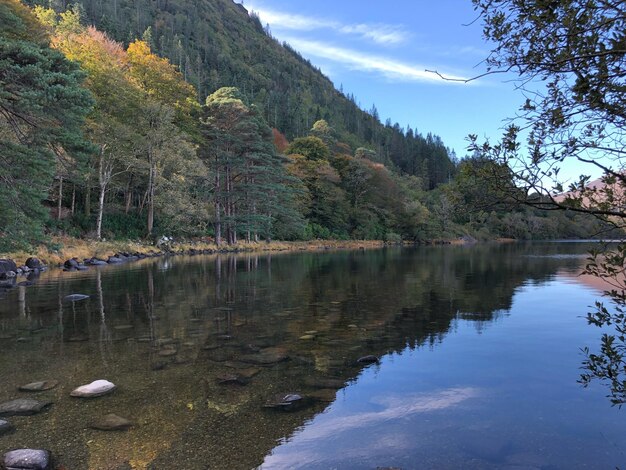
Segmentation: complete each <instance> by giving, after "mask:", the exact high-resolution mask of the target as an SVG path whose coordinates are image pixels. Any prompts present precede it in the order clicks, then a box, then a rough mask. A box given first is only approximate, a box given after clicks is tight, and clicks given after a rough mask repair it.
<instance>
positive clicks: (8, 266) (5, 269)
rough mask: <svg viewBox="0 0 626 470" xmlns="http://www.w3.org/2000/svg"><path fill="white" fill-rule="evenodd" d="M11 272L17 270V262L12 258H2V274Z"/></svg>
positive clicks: (0, 262)
mask: <svg viewBox="0 0 626 470" xmlns="http://www.w3.org/2000/svg"><path fill="white" fill-rule="evenodd" d="M10 272H13V273H16V272H17V265H16V264H15V261H13V260H12V259H0V275H2V274H7V273H10ZM6 277H12V276H6Z"/></svg>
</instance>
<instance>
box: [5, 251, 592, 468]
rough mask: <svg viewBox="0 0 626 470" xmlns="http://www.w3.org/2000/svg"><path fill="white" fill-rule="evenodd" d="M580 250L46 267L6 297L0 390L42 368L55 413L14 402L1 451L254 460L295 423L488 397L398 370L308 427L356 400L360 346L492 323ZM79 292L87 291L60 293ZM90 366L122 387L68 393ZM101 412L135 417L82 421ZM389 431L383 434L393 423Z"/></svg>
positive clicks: (360, 420)
mask: <svg viewBox="0 0 626 470" xmlns="http://www.w3.org/2000/svg"><path fill="white" fill-rule="evenodd" d="M582 250H584V247H580V246H574V245H565V246H561V245H546V246H535V245H531V246H521V245H490V246H476V247H470V248H466V247H456V248H454V247H445V248H427V249H415V250H400V249H387V250H378V251H371V252H340V253H327V254H310V253H305V254H297V255H280V256H276V255H273V256H272V255H263V256H261V255H240V256H227V257H224V256H213V257H209V256H206V257H205V256H203V257H192V258H172V259H157V260H145V261H142V262H139V263H135V264H132V265H127V266H119V267H104V268H96V269H94V270H92V271H89V272H87V273H60V272H50V273H46V274H44V275H43V276H42V277H41V279H39V280H38V282H37V283H36V284H35V285H33V286H30V287H24V288H17V289H11V290H8V291H6V293H5V298H4V299H3V300H1V301H0V346H1V347H2V350H3V352H4V354H3V355H2V359H1V360H0V378H1V379H2V380H1V382H0V397H2V398H3V399H5V398H6V399H11V398H14V397H16V396H18V395H17V392H16V387H17V386H18V385H21V384H23V383H29V382H33V381H35V380H44V379H59V380H61V381H62V384H63V385H62V386H60V387H58V388H57V389H55V390H52V391H49V392H44V395H43V396H44V397H46V398H49V399H51V400H53V401H54V402H55V403H54V405H53V407H52V409H51V410H50V411H49V412H48V413H46V414H45V415H41V416H33V417H24V418H19V419H17V418H16V420H15V424H16V426H17V431H16V432H15V433H14V434H11V435H8V436H3V437H0V450H5V449H9V448H13V447H21V446H24V445H28V446H39V447H45V448H49V449H51V450H52V451H53V453H54V454H55V455H57V459H58V460H59V463H60V464H62V465H65V466H66V467H67V468H72V469H81V468H85V469H86V468H90V469H91V468H97V469H109V468H110V469H122V468H154V469H164V468H185V469H196V468H197V469H203V468H229V469H235V468H253V467H256V466H258V465H260V464H262V463H263V462H264V460H265V457H266V456H267V455H268V454H270V453H271V451H272V449H273V448H274V447H275V446H276V444H277V442H280V441H281V440H284V439H286V438H289V437H290V436H293V435H294V433H296V432H297V430H299V429H302V427H303V426H304V429H310V430H309V431H308V432H309V433H311V434H310V436H311V437H310V439H322V440H323V439H324V437H325V436H330V435H332V433H333V430H334V432H337V430H342V432H349V431H351V430H352V431H354V432H356V433H357V434H359V433H360V431H358V430H359V429H362V428H363V427H365V428H367V429H370V428H381V429H382V428H385V426H386V425H388V424H389V423H394V424H393V426H401V425H402V422H403V420H412V419H415V418H414V417H415V416H418V415H430V414H432V413H434V412H437V413H448V412H450V411H451V410H452V409H454V408H456V407H459V406H461V405H462V404H466V403H470V402H474V401H476V400H478V401H480V400H481V396H482V395H481V393H480V390H481V386H480V384H472V385H466V384H462V383H461V384H460V385H459V384H454V383H450V384H448V385H446V386H445V387H434V388H433V389H432V390H428V391H423V390H421V391H418V390H419V388H416V387H415V386H413V385H406V389H403V390H401V391H398V393H397V394H394V395H384V396H381V397H379V398H378V399H377V400H374V401H372V402H368V404H367V406H365V407H364V409H362V410H360V411H359V412H358V413H356V414H354V415H351V416H344V417H340V418H337V419H335V418H333V420H330V421H329V422H328V423H326V424H324V426H322V427H311V428H308V427H307V426H308V423H311V420H312V419H314V417H316V416H324V415H320V413H321V412H323V411H324V410H328V409H329V406H330V408H331V409H332V407H333V406H335V405H337V403H339V402H341V400H344V399H346V397H350V403H351V405H350V406H358V403H360V400H359V393H360V392H358V390H361V388H360V387H365V388H366V389H367V387H368V379H367V377H368V375H367V374H370V373H373V371H376V370H377V369H376V367H373V368H369V369H366V370H365V371H363V366H362V365H359V364H357V363H356V360H357V359H358V358H359V357H360V356H363V355H366V354H374V355H377V356H383V355H389V354H390V355H391V356H386V358H385V359H384V360H383V363H382V365H381V366H380V374H381V375H382V374H384V373H385V371H388V370H390V369H393V367H394V365H393V361H391V362H390V360H389V359H388V358H391V357H394V356H395V357H398V358H400V357H406V355H407V354H413V353H415V354H417V352H418V351H420V350H422V347H423V346H426V350H436V349H438V348H439V347H440V346H438V345H445V344H447V343H448V342H452V340H451V339H450V337H451V336H453V337H456V336H458V332H459V330H460V329H461V330H462V329H463V328H464V326H463V325H466V324H469V325H472V328H473V329H474V330H476V329H477V330H478V331H480V332H482V333H483V336H488V335H487V333H488V332H489V330H490V329H491V328H492V326H494V325H496V324H495V323H494V321H496V320H498V319H500V321H499V322H498V323H497V324H498V325H499V324H500V323H502V324H506V322H504V321H503V320H502V319H503V318H505V316H506V315H508V312H509V311H510V310H511V308H512V306H513V298H514V293H515V292H516V291H517V290H518V289H519V288H520V287H521V286H528V285H533V286H540V285H546V284H549V283H550V282H552V281H553V280H554V279H555V277H556V276H557V274H559V273H560V274H562V273H575V272H576V270H577V269H578V266H579V264H580V259H579V256H578V254H579V253H580V252H581V251H582ZM577 253H578V254H577ZM560 274H559V275H560ZM73 293H81V294H87V295H89V296H90V298H89V299H87V300H85V301H82V302H72V303H67V302H63V300H62V299H63V298H64V297H65V296H66V295H69V294H73ZM507 321H508V320H507ZM486 342H488V339H487V340H486ZM487 344H488V343H487ZM475 347H479V346H475ZM283 359H286V360H283ZM403 373H405V374H407V372H406V371H404V372H403ZM450 373H451V374H457V373H458V371H457V370H456V369H454V368H451V369H450ZM476 373H477V374H478V375H480V373H482V372H481V371H477V372H476ZM233 376H234V377H235V379H232V380H225V378H232V377H233ZM95 379H107V380H111V381H112V382H114V383H116V384H117V385H118V387H119V389H118V391H117V392H116V393H114V394H113V395H111V396H108V397H103V398H101V399H98V400H95V401H92V402H76V401H72V400H70V399H69V398H68V393H69V391H70V390H71V389H72V388H73V387H75V386H77V385H80V384H83V383H89V382H90V381H92V380H95ZM239 379H241V380H239ZM243 379H245V380H243ZM343 384H347V386H344V385H343ZM337 388H341V389H342V390H340V391H339V393H337V391H336V390H337ZM353 390H354V392H353ZM278 393H298V394H301V395H302V396H303V397H305V398H306V403H305V404H303V406H302V407H299V408H297V409H296V410H295V411H293V412H291V413H286V412H282V413H281V412H279V411H277V410H273V409H264V408H263V406H264V405H265V404H266V402H267V401H268V400H271V397H273V396H274V395H275V394H278ZM336 396H337V397H338V398H337V399H336V401H335V397H336ZM332 403H334V404H332ZM111 412H114V413H116V414H119V415H121V416H124V417H126V418H129V419H131V420H132V421H134V422H135V423H136V425H135V427H134V428H132V429H131V430H130V431H128V432H126V433H121V434H115V433H114V434H106V433H102V432H98V431H93V430H90V429H87V426H88V424H89V423H90V422H91V421H93V420H94V419H96V418H99V417H101V416H103V415H104V414H107V413H111ZM435 427H437V426H435ZM389 432H390V434H389V436H393V435H394V434H393V433H391V431H389ZM397 434H398V433H396V434H395V435H396V436H397ZM385 439H387V438H382V437H381V439H379V440H377V442H378V445H381V446H383V447H384V446H385V444H384V443H385V442H387V445H391V444H390V442H391V441H394V439H395V438H393V437H388V439H387V440H385ZM398 439H399V438H398ZM397 442H400V441H399V440H398V441H397ZM392 447H393V446H392ZM400 447H402V446H400ZM372 448H376V446H373V447H372ZM305 450H306V449H305ZM276 458H277V457H276ZM265 462H266V464H265V465H266V466H267V465H270V466H271V462H272V460H271V458H269V460H265ZM426 468H428V467H426Z"/></svg>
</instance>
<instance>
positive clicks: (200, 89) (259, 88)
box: [28, 0, 454, 188]
mask: <svg viewBox="0 0 626 470" xmlns="http://www.w3.org/2000/svg"><path fill="white" fill-rule="evenodd" d="M28 3H29V4H31V5H34V4H41V5H45V6H47V5H48V1H47V0H29V1H28ZM76 4H78V5H81V6H82V7H83V8H84V19H85V22H86V23H87V24H93V25H95V26H96V27H98V28H99V29H100V30H102V31H105V32H106V33H108V34H109V35H110V36H111V37H112V38H114V39H115V40H117V41H119V42H122V43H126V44H127V43H130V42H133V41H134V40H135V39H138V38H143V36H144V34H146V31H149V34H148V35H147V36H146V38H147V39H148V41H147V42H149V43H150V46H151V48H152V50H153V51H154V52H155V53H157V54H158V55H160V56H161V57H166V58H168V59H169V60H170V62H171V63H172V64H174V65H176V66H177V67H178V69H179V70H180V72H181V73H182V75H183V76H184V78H185V80H186V81H188V82H189V83H191V84H193V86H194V87H195V89H196V92H197V94H196V96H197V97H198V100H203V99H204V97H206V96H207V95H210V94H212V93H214V92H215V91H217V90H218V89H220V88H223V87H233V86H234V87H237V88H238V89H239V90H241V93H242V94H243V95H244V96H245V98H246V101H247V102H248V103H250V104H251V105H252V104H254V105H256V107H257V108H258V109H259V112H260V113H261V115H262V116H263V118H264V119H265V121H266V122H267V123H268V124H269V125H270V126H271V127H273V128H276V129H278V130H280V131H281V132H282V133H283V134H285V135H286V136H287V137H288V138H289V139H294V138H296V137H301V136H303V135H305V134H307V132H309V130H310V129H311V128H312V127H313V131H312V132H313V135H315V136H318V137H321V138H322V140H324V142H326V144H327V145H328V146H329V147H330V148H331V150H333V148H332V147H333V141H334V140H337V141H342V142H346V143H347V144H348V145H349V146H350V147H352V149H355V148H357V147H368V148H372V149H375V150H376V152H377V154H378V155H379V156H380V161H379V162H380V163H385V164H387V165H390V166H391V165H393V166H396V167H397V168H399V169H400V171H402V172H403V173H407V174H410V175H415V176H421V177H427V179H428V183H427V184H428V187H429V188H434V187H436V186H438V185H440V184H442V183H445V182H446V181H448V179H449V178H450V177H451V176H452V175H453V174H454V162H453V157H452V154H451V152H450V151H448V149H447V148H446V146H445V145H444V144H443V142H442V141H441V139H439V138H438V137H436V136H433V135H430V134H428V135H426V136H422V135H421V134H419V133H418V132H417V131H414V130H412V129H402V128H401V127H400V126H399V124H392V123H391V122H388V123H385V124H382V123H381V122H380V120H379V116H378V111H377V110H376V108H375V107H374V108H373V109H372V110H370V111H364V110H361V109H359V107H358V105H357V100H356V98H355V97H354V96H353V95H351V94H344V93H343V92H340V91H338V90H336V89H335V88H334V86H333V84H332V82H331V81H330V80H329V79H328V78H327V77H325V76H324V75H322V74H321V73H320V71H319V70H318V69H317V68H315V67H314V66H312V65H311V63H310V62H309V61H308V60H306V59H304V58H303V57H302V56H301V55H300V54H299V53H298V52H297V51H295V50H294V49H293V48H292V47H290V46H289V45H288V44H281V43H279V42H277V41H276V40H275V39H273V38H272V37H271V35H269V34H268V33H267V32H266V31H265V30H264V28H263V26H262V25H261V24H260V22H259V19H258V17H257V16H255V15H252V14H249V13H248V12H247V11H246V10H245V8H244V7H243V6H242V5H239V4H237V3H235V2H233V1H232V0H199V1H194V2H191V1H183V0H169V1H168V2H165V3H163V2H152V1H149V0H116V1H114V2H103V1H101V0H78V1H77V2H76ZM322 122H326V125H327V128H326V129H325V130H327V129H329V130H331V132H330V133H329V134H328V133H327V134H324V135H319V134H318V131H319V130H320V129H315V127H314V126H315V124H317V123H320V124H321V123H322ZM325 130H324V132H325ZM327 137H328V139H327ZM349 153H352V152H349ZM426 167H428V171H429V173H428V175H426V174H424V173H423V170H424V168H426Z"/></svg>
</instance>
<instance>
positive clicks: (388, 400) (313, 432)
mask: <svg viewBox="0 0 626 470" xmlns="http://www.w3.org/2000/svg"><path fill="white" fill-rule="evenodd" d="M478 395H479V390H478V389H476V388H472V387H462V388H451V389H447V390H443V391H438V392H434V393H430V394H427V393H415V394H408V395H384V396H376V397H374V398H373V399H372V400H370V403H371V404H374V405H376V406H377V407H380V409H379V410H377V411H362V412H355V413H353V414H351V415H348V416H332V413H331V414H325V415H323V416H322V417H320V419H317V420H314V421H313V422H312V423H311V424H310V425H309V426H308V427H306V428H305V429H304V430H303V431H302V432H301V433H300V434H299V435H297V436H295V437H294V438H293V439H292V440H291V442H289V443H287V444H284V445H282V446H279V447H278V448H276V449H275V450H274V452H273V453H272V454H271V455H269V456H267V457H266V459H265V462H264V464H263V466H262V468H263V469H269V468H297V467H298V466H300V465H304V464H314V463H319V462H322V461H324V460H325V459H326V455H327V454H326V452H325V450H326V449H325V447H326V446H325V444H321V445H318V446H315V447H312V445H311V441H318V440H322V439H333V440H342V439H347V440H348V441H350V440H351V439H350V438H349V437H346V436H343V437H340V436H339V433H346V432H350V431H356V430H359V429H363V428H366V427H378V426H384V425H385V424H393V422H394V421H398V420H401V419H405V418H410V417H411V415H415V414H419V413H428V412H432V411H439V410H445V409H448V408H451V407H454V406H457V405H459V404H461V403H462V402H464V401H466V400H469V399H471V398H475V397H477V396H478ZM376 433H377V437H376V440H372V441H370V442H368V443H367V449H368V453H369V451H373V450H376V449H378V450H380V449H386V450H389V449H395V450H399V449H409V448H411V447H412V446H413V445H414V442H412V441H411V440H409V439H408V438H407V437H406V436H402V435H401V434H398V433H394V432H392V433H387V434H386V433H385V431H384V428H378V429H377V431H376ZM303 446H306V447H305V448H303ZM362 452H363V450H362V449H351V451H350V450H348V448H344V449H343V450H342V454H343V455H342V457H348V456H352V455H354V456H355V457H356V456H358V455H362Z"/></svg>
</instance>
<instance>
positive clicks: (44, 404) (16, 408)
mask: <svg viewBox="0 0 626 470" xmlns="http://www.w3.org/2000/svg"><path fill="white" fill-rule="evenodd" d="M50 405H52V402H51V401H38V400H33V399H32V398H18V399H16V400H11V401H6V402H4V403H0V416H3V417H7V416H28V415H34V414H37V413H39V412H41V411H43V410H45V409H46V408H48V407H49V406H50Z"/></svg>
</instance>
